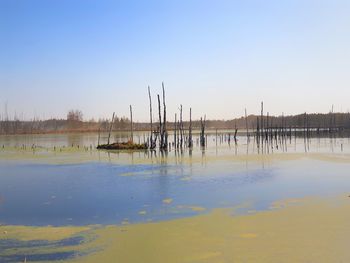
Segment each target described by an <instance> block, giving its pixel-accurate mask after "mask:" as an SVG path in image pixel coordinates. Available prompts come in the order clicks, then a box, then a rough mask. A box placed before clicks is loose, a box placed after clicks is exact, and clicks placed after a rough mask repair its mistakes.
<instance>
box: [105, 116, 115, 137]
mask: <svg viewBox="0 0 350 263" xmlns="http://www.w3.org/2000/svg"><path fill="white" fill-rule="evenodd" d="M114 114H115V113H114V112H113V116H112V122H111V125H110V126H109V132H108V141H107V144H109V140H110V138H111V131H112V127H113V123H114Z"/></svg>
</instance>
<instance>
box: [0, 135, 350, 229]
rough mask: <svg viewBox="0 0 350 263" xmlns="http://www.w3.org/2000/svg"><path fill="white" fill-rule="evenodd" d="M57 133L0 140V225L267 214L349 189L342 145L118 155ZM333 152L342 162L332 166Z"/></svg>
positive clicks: (222, 145) (231, 146)
mask: <svg viewBox="0 0 350 263" xmlns="http://www.w3.org/2000/svg"><path fill="white" fill-rule="evenodd" d="M55 136H56V137H55V139H53V137H54V135H37V136H29V137H28V136H23V137H21V136H17V137H13V136H5V137H0V140H1V141H2V144H4V145H5V146H4V148H2V149H1V150H0V197H1V198H0V221H1V222H3V223H7V224H30V225H47V224H51V225H65V224H72V225H84V224H96V223H102V224H120V223H121V222H122V221H123V220H124V219H125V218H128V220H129V222H139V221H147V220H163V219H169V218H174V217H182V216H190V215H193V214H196V213H198V212H199V211H192V210H191V209H185V208H184V207H189V206H198V207H203V208H206V210H205V211H208V210H210V209H211V208H214V207H222V206H234V205H237V204H240V203H242V202H247V201H249V202H253V203H254V208H255V209H266V208H267V207H268V205H269V203H270V202H271V201H274V200H276V199H281V198H285V197H299V196H303V195H310V194H313V193H316V194H324V193H329V192H332V191H342V190H344V191H346V190H347V189H346V187H345V186H346V185H348V184H349V181H348V180H349V179H348V176H347V171H348V170H349V166H350V164H349V162H346V161H344V160H343V161H342V158H348V156H349V153H350V147H349V139H348V138H338V139H335V138H314V139H312V138H307V139H304V138H294V140H292V139H289V140H283V141H281V143H279V142H278V143H276V141H273V142H274V143H273V144H270V145H269V144H268V143H264V144H260V145H259V144H257V143H256V141H255V140H254V139H253V138H252V139H251V140H250V143H247V138H246V137H237V143H233V141H231V140H230V139H228V138H229V137H227V136H224V135H223V134H212V135H210V134H209V135H208V136H207V141H208V144H207V146H206V147H205V148H201V147H200V146H199V145H197V146H194V147H193V149H178V150H177V149H175V148H172V149H171V151H169V152H165V151H158V150H154V151H139V152H132V151H131V152H130V151H126V152H120V151H97V150H95V149H90V148H89V147H88V149H86V148H85V147H86V146H88V145H90V144H91V145H93V146H95V144H96V140H97V137H96V134H76V135H69V136H68V135H55ZM115 136H117V135H115ZM118 136H119V137H118V138H119V139H120V140H122V139H123V137H122V135H120V134H119V135H118ZM135 136H136V135H135ZM135 138H136V137H135ZM140 138H141V140H142V138H143V136H142V134H140ZM145 138H147V136H145ZM195 141H198V139H197V140H196V139H195ZM242 142H244V143H242ZM24 144H26V145H31V144H34V145H36V148H35V151H33V153H32V152H31V149H30V148H29V150H26V149H24V148H23V146H21V147H22V148H20V147H19V148H16V145H24ZM72 144H73V147H72ZM77 145H79V148H78V146H77ZM39 146H40V147H39ZM54 147H56V148H55V150H54ZM59 149H60V150H59ZM28 152H29V153H30V156H28ZM305 152H306V153H307V154H305ZM262 153H263V154H262ZM33 154H34V155H33ZM313 154H314V155H313ZM322 154H323V155H322ZM329 154H332V156H334V158H338V159H339V161H342V162H341V163H339V161H338V162H337V163H336V162H332V161H328V160H327V158H330V157H329ZM297 156H301V157H307V158H308V159H307V158H297ZM312 156H316V157H317V158H314V159H313V158H312ZM284 158H285V159H287V160H289V161H283V159H284ZM338 159H337V160H338ZM345 160H348V159H345ZM45 163H46V164H45ZM48 163H51V164H48ZM68 163H72V164H68ZM334 171H336V173H334ZM169 199H171V200H172V202H171V203H164V202H163V200H169ZM1 200H6V202H1ZM179 207H182V208H181V209H180V208H179ZM140 211H142V213H140ZM205 211H201V212H205Z"/></svg>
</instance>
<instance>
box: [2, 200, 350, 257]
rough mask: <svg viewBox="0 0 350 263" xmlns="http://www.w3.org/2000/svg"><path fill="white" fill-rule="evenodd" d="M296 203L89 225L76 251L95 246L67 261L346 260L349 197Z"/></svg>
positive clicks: (24, 231) (25, 231)
mask: <svg viewBox="0 0 350 263" xmlns="http://www.w3.org/2000/svg"><path fill="white" fill-rule="evenodd" d="M282 203H283V204H284V202H282ZM286 203H288V204H290V203H292V204H294V203H295V202H294V201H292V202H290V201H287V202H286ZM297 204H298V205H282V206H278V207H279V209H274V210H267V211H261V212H256V213H254V214H245V215H238V216H232V209H215V210H213V211H211V212H210V213H207V214H201V215H198V216H194V217H189V218H182V219H175V220H170V221H161V222H152V223H142V224H130V225H120V226H105V227H103V226H101V227H90V230H89V231H88V232H89V233H90V234H92V235H94V236H96V238H95V239H92V240H91V241H90V242H86V243H83V244H80V245H79V246H77V247H75V249H77V250H78V251H86V250H90V251H91V250H92V249H93V248H97V250H96V251H95V252H94V253H90V254H87V256H82V257H75V258H73V259H69V260H67V262H116V260H118V262H124V263H127V262H152V263H157V262H170V263H171V262H349V261H350V250H349V249H348V244H349V242H350V198H349V197H347V196H346V197H345V196H344V197H340V198H330V199H311V198H307V199H305V200H301V201H300V200H298V202H297ZM6 228H7V229H13V230H15V229H16V228H17V229H18V232H17V233H18V238H20V236H21V237H22V238H23V237H26V238H28V237H30V236H32V238H33V239H36V237H37V236H36V235H33V232H32V231H33V228H31V227H16V226H11V227H10V226H2V227H1V229H3V230H5V229H6ZM72 228H73V229H75V228H74V227H72ZM43 229H44V230H43V231H44V232H45V231H49V232H50V231H51V232H50V234H47V236H46V237H47V238H50V237H51V238H52V236H53V233H55V235H54V236H56V235H61V237H66V236H67V235H68V236H69V234H68V233H67V229H69V228H67V229H65V228H57V231H52V229H51V228H43ZM82 230H84V231H86V229H81V228H77V230H76V231H77V232H72V235H74V234H77V233H79V231H82ZM61 231H62V232H63V234H59V232H61ZM20 232H21V233H20ZM13 233H15V232H13ZM38 233H39V232H38ZM43 237H45V235H43ZM3 238H4V236H3V235H2V236H1V239H3ZM15 238H16V237H15Z"/></svg>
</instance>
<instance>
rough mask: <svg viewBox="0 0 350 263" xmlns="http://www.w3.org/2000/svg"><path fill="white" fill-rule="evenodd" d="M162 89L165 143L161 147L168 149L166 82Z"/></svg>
mask: <svg viewBox="0 0 350 263" xmlns="http://www.w3.org/2000/svg"><path fill="white" fill-rule="evenodd" d="M162 89H163V130H162V136H163V144H162V147H161V148H162V149H164V150H166V149H167V148H168V132H167V129H166V104H165V89H164V82H162Z"/></svg>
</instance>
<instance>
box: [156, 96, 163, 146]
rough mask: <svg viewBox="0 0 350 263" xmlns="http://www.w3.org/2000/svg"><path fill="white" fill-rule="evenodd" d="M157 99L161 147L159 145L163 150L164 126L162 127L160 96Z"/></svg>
mask: <svg viewBox="0 0 350 263" xmlns="http://www.w3.org/2000/svg"><path fill="white" fill-rule="evenodd" d="M157 98H158V113H159V136H160V145H159V148H162V147H163V143H164V141H163V132H162V130H163V128H162V127H163V126H162V113H161V111H160V97H159V94H158V95H157Z"/></svg>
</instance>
